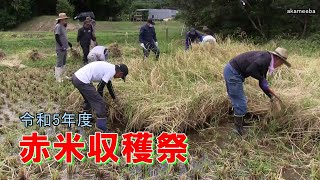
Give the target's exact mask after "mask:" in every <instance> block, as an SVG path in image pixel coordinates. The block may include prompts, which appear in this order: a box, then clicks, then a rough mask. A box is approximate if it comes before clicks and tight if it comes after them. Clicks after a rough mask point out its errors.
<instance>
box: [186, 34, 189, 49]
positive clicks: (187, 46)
mask: <svg viewBox="0 0 320 180" xmlns="http://www.w3.org/2000/svg"><path fill="white" fill-rule="evenodd" d="M189 46H190V40H189V33H188V32H187V34H186V50H187V49H189Z"/></svg>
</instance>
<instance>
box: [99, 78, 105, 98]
mask: <svg viewBox="0 0 320 180" xmlns="http://www.w3.org/2000/svg"><path fill="white" fill-rule="evenodd" d="M106 84H107V83H106V82H104V81H103V80H101V81H100V82H99V84H98V86H97V90H98V93H99V94H100V95H101V96H102V97H103V89H104V87H105V86H106Z"/></svg>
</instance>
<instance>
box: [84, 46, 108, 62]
mask: <svg viewBox="0 0 320 180" xmlns="http://www.w3.org/2000/svg"><path fill="white" fill-rule="evenodd" d="M105 49H106V48H105V47H104V46H96V47H94V48H93V49H92V50H91V51H90V53H89V54H88V57H89V56H94V57H96V58H95V59H96V60H97V61H105V60H106V56H105V54H104V50H105Z"/></svg>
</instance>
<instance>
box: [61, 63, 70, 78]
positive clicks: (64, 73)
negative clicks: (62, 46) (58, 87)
mask: <svg viewBox="0 0 320 180" xmlns="http://www.w3.org/2000/svg"><path fill="white" fill-rule="evenodd" d="M62 76H63V77H64V78H66V79H67V80H71V78H70V77H69V76H67V75H66V65H64V66H63V67H62Z"/></svg>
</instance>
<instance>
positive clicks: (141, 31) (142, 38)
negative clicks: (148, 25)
mask: <svg viewBox="0 0 320 180" xmlns="http://www.w3.org/2000/svg"><path fill="white" fill-rule="evenodd" d="M139 41H140V43H144V27H141V28H140V34H139Z"/></svg>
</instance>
